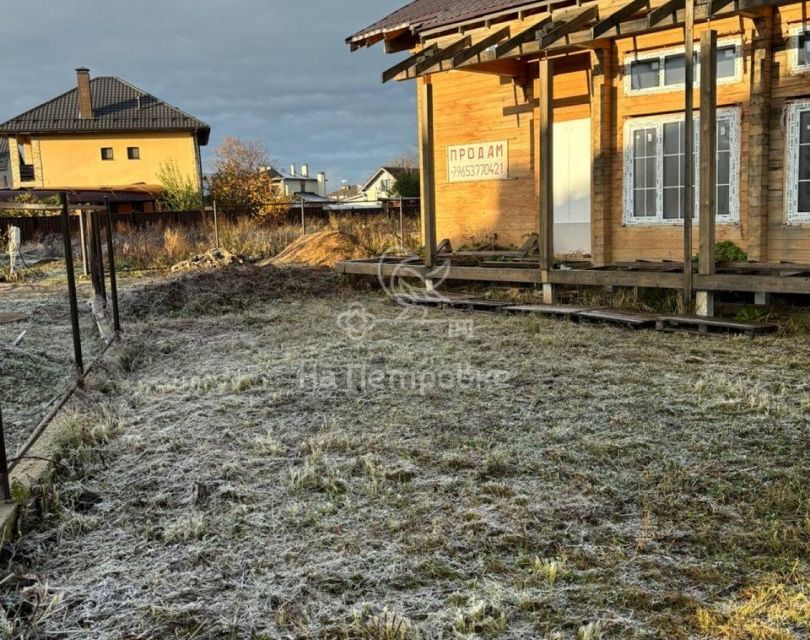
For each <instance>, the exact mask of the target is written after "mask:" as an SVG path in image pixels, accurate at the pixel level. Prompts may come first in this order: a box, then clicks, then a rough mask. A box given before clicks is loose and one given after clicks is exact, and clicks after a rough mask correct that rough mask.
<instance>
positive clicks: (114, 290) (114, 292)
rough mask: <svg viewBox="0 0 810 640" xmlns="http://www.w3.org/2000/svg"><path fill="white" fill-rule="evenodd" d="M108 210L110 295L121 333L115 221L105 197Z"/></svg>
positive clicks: (105, 205)
mask: <svg viewBox="0 0 810 640" xmlns="http://www.w3.org/2000/svg"><path fill="white" fill-rule="evenodd" d="M104 208H105V209H106V212H107V260H108V261H109V264H110V297H111V298H112V312H113V329H114V330H115V333H116V335H117V334H119V333H121V317H120V316H119V314H118V283H117V281H116V276H115V245H114V243H113V221H112V211H111V207H110V199H109V198H106V197H105V198H104Z"/></svg>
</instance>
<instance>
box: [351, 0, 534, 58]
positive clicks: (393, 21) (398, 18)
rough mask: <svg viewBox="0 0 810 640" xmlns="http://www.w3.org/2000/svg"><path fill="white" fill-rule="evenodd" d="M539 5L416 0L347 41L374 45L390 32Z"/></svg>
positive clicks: (514, 0)
mask: <svg viewBox="0 0 810 640" xmlns="http://www.w3.org/2000/svg"><path fill="white" fill-rule="evenodd" d="M532 4H538V2H537V0H534V1H532V0H414V2H411V3H410V4H408V5H405V6H404V7H402V8H401V9H397V10H396V11H394V13H392V14H390V15H389V16H386V17H385V18H383V19H382V20H379V21H377V22H375V23H374V24H372V25H370V26H368V27H366V28H365V29H363V30H362V31H358V32H357V33H355V34H354V35H352V36H349V37H348V38H347V39H346V42H347V43H348V44H350V45H352V47H354V48H356V47H362V46H365V45H368V44H373V43H374V42H376V41H377V40H379V39H381V38H382V37H383V36H384V35H385V34H386V33H390V32H393V31H405V30H409V31H411V32H412V33H419V32H421V31H426V30H428V29H433V28H437V27H443V26H446V25H450V24H454V23H456V22H462V21H464V20H470V19H473V18H479V17H482V16H486V15H489V14H492V13H497V12H499V11H505V10H508V9H517V8H518V7H522V6H525V5H532Z"/></svg>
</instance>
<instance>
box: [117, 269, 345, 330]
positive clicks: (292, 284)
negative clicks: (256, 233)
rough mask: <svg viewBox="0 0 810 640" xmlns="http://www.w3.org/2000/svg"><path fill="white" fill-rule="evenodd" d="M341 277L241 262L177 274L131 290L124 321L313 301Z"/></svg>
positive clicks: (126, 298) (124, 300)
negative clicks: (258, 304) (286, 300)
mask: <svg viewBox="0 0 810 640" xmlns="http://www.w3.org/2000/svg"><path fill="white" fill-rule="evenodd" d="M336 277H337V276H336V275H335V273H334V272H333V271H331V270H327V269H299V268H295V267H284V268H280V267H274V266H272V265H268V266H264V267H259V266H245V267H241V266H238V265H236V264H233V265H230V266H227V267H225V268H222V269H212V270H207V271H198V272H192V273H184V274H178V275H177V276H174V277H172V278H170V279H167V280H163V281H160V282H157V283H155V284H149V285H146V286H144V287H141V288H139V289H135V290H134V291H131V292H128V293H127V295H126V296H124V297H123V298H122V300H121V316H122V317H123V318H138V319H144V318H148V317H155V316H157V317H162V316H190V317H195V316H204V315H217V314H221V313H231V312H238V311H244V310H246V309H248V308H250V307H251V306H253V305H255V304H256V302H257V301H261V300H277V299H281V298H290V297H300V298H308V297H315V296H325V295H328V294H331V293H334V292H335V279H336Z"/></svg>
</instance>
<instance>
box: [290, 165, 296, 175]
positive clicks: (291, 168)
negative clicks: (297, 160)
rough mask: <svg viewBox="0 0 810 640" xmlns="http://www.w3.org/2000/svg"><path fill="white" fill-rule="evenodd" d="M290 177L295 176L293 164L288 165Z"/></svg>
mask: <svg viewBox="0 0 810 640" xmlns="http://www.w3.org/2000/svg"><path fill="white" fill-rule="evenodd" d="M290 175H291V176H294V175H295V165H294V164H291V165H290Z"/></svg>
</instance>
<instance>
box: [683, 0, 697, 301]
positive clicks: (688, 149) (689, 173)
mask: <svg viewBox="0 0 810 640" xmlns="http://www.w3.org/2000/svg"><path fill="white" fill-rule="evenodd" d="M694 39H695V0H686V24H685V26H684V44H685V52H684V53H685V60H684V70H683V71H684V90H683V93H684V103H685V104H684V125H683V135H684V147H683V150H684V159H683V171H684V174H683V306H684V310H688V309H689V307H690V306H691V304H692V214H693V212H694V209H695V206H694V205H695V188H694V186H695V155H694V150H695V135H694V133H695V122H694V119H693V118H692V112H693V105H692V96H693V92H694V77H695V76H694V71H695V69H694V66H695V65H694V58H693V55H694V48H695V42H694Z"/></svg>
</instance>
